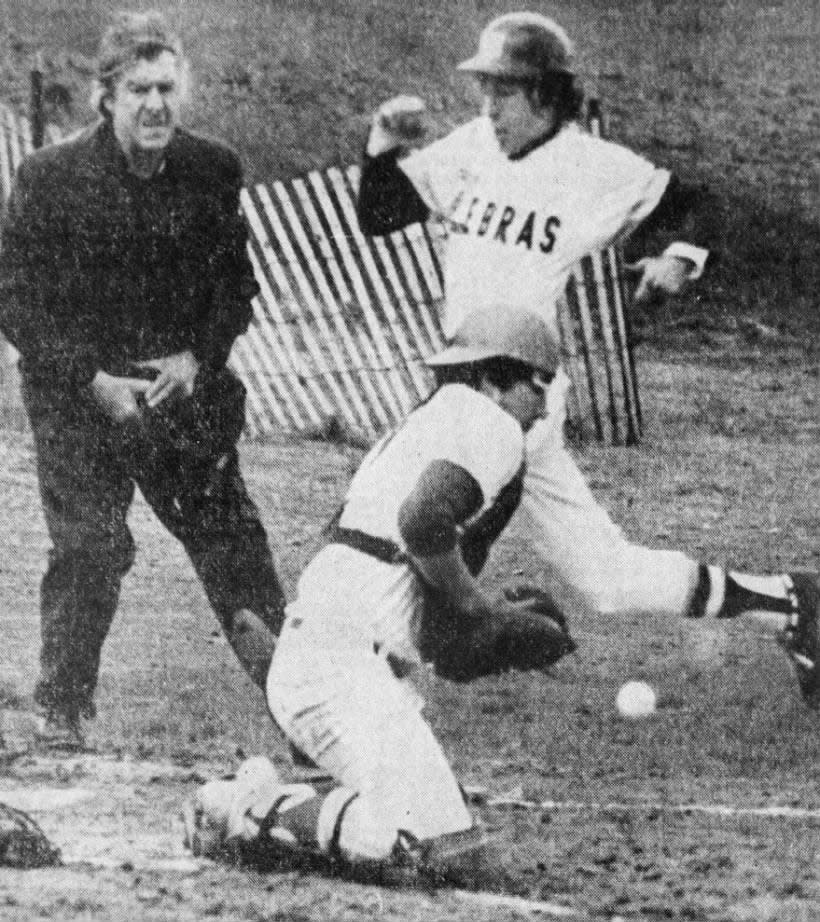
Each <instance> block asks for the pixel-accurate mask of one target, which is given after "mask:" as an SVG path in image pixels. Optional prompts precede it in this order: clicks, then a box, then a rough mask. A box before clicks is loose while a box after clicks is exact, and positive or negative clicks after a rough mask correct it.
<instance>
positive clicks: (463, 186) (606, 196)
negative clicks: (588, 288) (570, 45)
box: [399, 116, 669, 336]
mask: <svg viewBox="0 0 820 922" xmlns="http://www.w3.org/2000/svg"><path fill="white" fill-rule="evenodd" d="M399 166H400V167H401V169H402V170H403V171H404V173H405V174H406V175H407V176H408V178H409V179H410V180H411V182H412V183H413V185H414V186H415V188H416V189H417V191H418V193H419V195H420V196H421V197H422V199H423V200H424V202H425V204H426V205H427V207H428V208H429V209H430V211H431V212H432V213H433V215H435V216H436V217H438V218H440V219H442V220H443V221H444V222H445V225H446V227H447V231H448V233H447V237H446V244H445V256H444V258H445V281H446V289H447V298H446V303H445V307H444V315H443V317H442V325H443V328H444V332H445V335H447V336H451V335H452V334H453V332H454V331H455V329H456V328H457V327H458V325H459V323H460V322H461V320H462V319H463V317H464V316H465V314H466V313H468V312H469V311H471V310H475V309H477V308H482V307H501V306H509V307H518V308H523V309H526V310H530V311H533V312H536V313H538V314H540V316H542V317H543V318H544V319H545V320H546V322H547V323H548V325H549V326H550V328H551V329H552V330H553V332H555V333H556V334H557V308H556V304H557V300H558V298H560V297H561V296H562V294H563V292H564V289H565V287H566V283H567V277H568V274H569V272H570V270H571V269H572V268H573V266H574V265H575V264H576V263H577V262H578V260H579V259H581V257H583V256H585V255H587V254H589V253H592V252H595V251H597V250H601V249H604V248H605V247H607V246H609V245H610V244H612V243H614V242H617V241H619V240H621V239H623V238H624V237H626V236H628V235H629V234H630V233H631V232H632V231H633V230H634V229H635V228H636V227H637V226H638V225H639V224H640V223H641V221H643V220H644V218H646V217H647V215H648V214H649V213H650V212H651V211H652V210H653V209H654V208H655V206H656V205H657V204H658V201H659V200H660V198H661V196H662V194H663V191H664V189H665V188H666V185H667V183H668V181H669V173H668V172H667V171H666V170H662V169H658V168H656V167H655V166H653V165H652V164H651V163H649V161H647V160H645V159H644V158H643V157H641V156H639V155H637V154H635V153H633V152H632V151H629V150H627V149H626V148H624V147H621V146H620V145H618V144H613V143H611V142H609V141H605V140H603V139H601V138H596V137H593V136H592V135H590V134H587V133H586V132H584V131H582V130H581V129H580V128H579V127H578V126H577V125H575V124H569V125H566V126H565V127H564V128H562V129H561V131H559V132H558V134H557V135H556V136H555V137H554V138H552V139H551V140H550V141H547V142H545V143H544V144H542V145H541V146H540V147H537V148H536V149H535V150H533V151H531V152H530V153H528V154H527V155H526V156H524V157H522V158H521V159H520V160H510V159H509V158H508V157H507V156H506V155H505V154H504V153H502V151H501V150H500V148H499V146H498V143H497V141H496V139H495V135H494V133H493V128H492V124H491V122H490V120H489V119H488V118H486V117H484V116H481V117H479V118H476V119H474V120H473V121H471V122H468V123H467V124H465V125H462V126H461V127H460V128H457V129H456V130H455V131H453V132H451V133H450V134H449V135H447V136H446V137H444V138H442V139H441V140H439V141H436V142H434V143H433V144H430V145H429V146H427V147H425V148H423V149H421V150H418V151H414V152H413V153H411V154H410V155H409V156H408V157H406V158H404V159H403V160H400V161H399Z"/></svg>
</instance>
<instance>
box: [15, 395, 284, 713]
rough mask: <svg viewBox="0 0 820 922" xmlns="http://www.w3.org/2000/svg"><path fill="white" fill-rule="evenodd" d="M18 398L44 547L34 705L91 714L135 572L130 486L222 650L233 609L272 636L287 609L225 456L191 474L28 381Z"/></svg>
mask: <svg viewBox="0 0 820 922" xmlns="http://www.w3.org/2000/svg"><path fill="white" fill-rule="evenodd" d="M23 394H24V399H25V403H26V409H27V411H28V415H29V419H30V421H31V425H32V430H33V433H34V444H35V449H36V454H37V472H38V481H39V487H40V496H41V499H42V505H43V511H44V515H45V519H46V525H47V527H48V531H49V536H50V538H51V541H52V548H51V550H50V552H49V560H48V567H47V570H46V573H45V575H44V577H43V580H42V584H41V593H40V609H41V635H42V648H41V656H40V665H41V674H40V679H39V681H38V685H37V691H36V696H37V699H38V701H39V702H40V703H41V704H44V705H46V706H50V707H54V708H57V709H60V710H63V711H66V712H67V713H69V714H73V713H75V712H77V711H79V712H80V713H81V712H82V711H83V710H88V709H89V708H90V707H91V700H92V697H93V694H94V689H95V687H96V684H97V677H98V673H99V666H100V655H101V651H102V647H103V643H104V641H105V638H106V636H107V634H108V631H109V628H110V625H111V621H112V619H113V617H114V613H115V611H116V608H117V602H118V599H119V594H120V586H121V583H122V579H123V577H124V576H125V574H126V572H127V571H128V569H129V568H130V566H131V565H132V563H133V560H134V554H135V547H134V540H133V538H132V535H131V532H130V529H129V528H128V524H127V515H128V510H129V508H130V506H131V502H132V500H133V497H134V489H135V484H136V485H138V486H139V487H140V490H141V492H142V493H143V495H144V497H145V499H146V500H147V502H148V503H149V505H150V506H151V507H152V509H153V510H154V512H155V513H156V514H157V516H158V518H159V519H160V521H161V522H162V523H163V524H164V525H165V526H166V527H167V528H168V530H169V531H170V532H171V533H172V534H173V535H174V536H175V537H177V538H178V539H179V540H180V541H181V542H182V544H183V546H184V547H185V550H186V552H187V553H188V556H189V557H190V559H191V562H192V563H193V565H194V568H195V570H196V572H197V575H198V576H199V578H200V579H201V581H202V584H203V586H204V588H205V592H206V594H207V596H208V599H209V601H210V602H211V604H212V606H213V608H214V610H215V612H216V614H217V616H218V618H219V620H220V622H221V624H222V626H223V628H224V629H225V630H226V633H227V634H228V638H229V640H230V639H231V626H232V618H233V614H234V613H235V612H236V611H238V610H240V609H249V610H251V611H253V612H255V613H257V614H258V615H259V616H260V618H261V619H262V620H263V621H264V622H265V623H266V624H267V626H268V628H269V629H271V630H272V631H274V632H276V631H278V629H279V628H280V626H281V621H282V617H283V610H284V598H283V595H282V592H281V589H280V586H279V582H278V579H277V576H276V572H275V569H274V565H273V560H272V557H271V553H270V549H269V546H268V543H267V537H266V534H265V531H264V528H263V526H262V524H261V522H260V519H259V515H258V512H257V509H256V507H255V505H254V504H253V501H252V500H251V498H250V496H249V495H248V493H247V490H246V488H245V485H244V483H243V480H242V476H241V473H240V470H239V462H238V457H237V453H236V448H235V446H234V445H229V446H226V445H221V446H219V451H218V453H216V454H215V456H214V457H212V458H210V459H207V458H203V457H198V458H197V459H196V463H193V462H191V461H190V459H189V458H186V457H185V456H184V452H180V451H179V450H177V448H176V446H175V444H174V443H173V442H172V441H170V440H169V442H168V443H167V444H162V442H161V430H159V429H158V430H157V431H155V432H153V433H152V434H151V444H150V446H147V447H148V448H150V451H147V450H145V449H146V446H145V445H143V444H141V443H140V439H139V435H140V434H139V433H136V434H135V433H134V432H133V431H130V430H129V429H128V428H127V427H121V426H117V425H114V424H112V423H110V422H109V421H108V420H106V419H104V418H103V417H102V416H101V414H100V413H99V411H98V410H97V409H96V407H94V406H92V405H90V404H88V403H84V402H82V401H80V402H77V403H75V404H73V405H68V404H67V403H66V402H65V401H63V400H60V399H55V398H54V397H53V395H51V394H49V393H48V392H47V391H43V390H42V389H38V388H36V387H34V386H33V385H32V384H31V383H30V382H27V381H25V379H24V381H23ZM240 428H241V426H240ZM135 435H136V436H137V437H135Z"/></svg>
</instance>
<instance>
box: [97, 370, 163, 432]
mask: <svg viewBox="0 0 820 922" xmlns="http://www.w3.org/2000/svg"><path fill="white" fill-rule="evenodd" d="M150 384H151V382H150V381H146V380H145V379H144V378H126V377H122V376H121V375H110V374H108V372H106V371H98V372H97V374H96V375H95V376H94V380H93V381H92V382H91V394H92V396H93V397H94V400H96V402H97V405H98V406H99V407H100V409H101V410H102V411H103V413H105V415H106V416H107V417H108V418H109V419H112V420H113V421H114V422H115V423H127V422H130V421H131V420H133V419H136V418H137V417H138V416H139V415H140V404H139V398H140V396H141V395H142V394H144V393H145V392H146V391H147V390H148V387H149V386H150Z"/></svg>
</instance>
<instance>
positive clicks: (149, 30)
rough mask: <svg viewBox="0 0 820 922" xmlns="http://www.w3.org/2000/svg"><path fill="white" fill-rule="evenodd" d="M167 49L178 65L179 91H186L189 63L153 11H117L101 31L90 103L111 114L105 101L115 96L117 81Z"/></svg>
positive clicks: (173, 33) (160, 16)
mask: <svg viewBox="0 0 820 922" xmlns="http://www.w3.org/2000/svg"><path fill="white" fill-rule="evenodd" d="M164 51H170V52H171V54H173V55H175V56H176V57H177V59H178V60H179V64H180V82H181V86H180V92H181V94H182V95H183V96H184V95H186V93H187V85H188V66H187V61H186V60H185V57H184V54H183V51H182V42H181V41H180V39H179V37H178V36H177V35H176V33H175V32H174V31H173V30H172V29H171V28H170V26H169V25H168V23H167V22H166V21H165V17H164V16H163V15H162V14H161V13H158V12H156V11H149V12H146V13H131V12H127V13H117V14H116V15H115V16H114V17H113V18H112V20H111V24H110V25H109V26H108V28H107V29H106V30H105V32H104V33H103V36H102V39H101V40H100V47H99V51H98V53H97V75H96V79H95V81H94V84H93V87H92V90H91V106H92V108H94V109H95V110H96V111H97V112H99V113H100V115H102V116H103V118H110V117H111V113H110V112H109V110H108V107H107V106H106V102H107V101H108V100H109V99H111V98H112V97H113V96H114V92H115V90H116V86H117V81H118V80H119V78H120V77H121V76H122V74H123V73H124V71H125V70H126V69H127V68H129V67H130V66H131V65H132V64H134V63H136V62H137V61H143V60H144V61H154V60H155V59H156V58H158V57H159V56H160V55H161V54H162V53H163V52H164Z"/></svg>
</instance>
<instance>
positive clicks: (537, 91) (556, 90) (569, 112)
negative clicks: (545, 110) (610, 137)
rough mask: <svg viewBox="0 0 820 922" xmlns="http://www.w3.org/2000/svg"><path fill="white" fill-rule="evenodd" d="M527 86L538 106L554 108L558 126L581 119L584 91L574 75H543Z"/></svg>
mask: <svg viewBox="0 0 820 922" xmlns="http://www.w3.org/2000/svg"><path fill="white" fill-rule="evenodd" d="M527 85H528V87H529V90H530V92H531V93H533V94H534V95H535V98H536V102H537V103H538V105H540V106H544V107H546V106H553V107H554V109H555V114H556V116H557V118H558V124H559V125H564V124H566V123H567V122H574V121H576V120H577V119H579V118H580V117H581V113H582V111H583V107H584V91H583V89H582V87H581V83H580V81H579V80H578V77H577V76H576V75H575V74H564V73H550V74H545V75H544V76H543V77H542V78H541V79H540V80H533V81H530V82H528V84H527Z"/></svg>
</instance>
